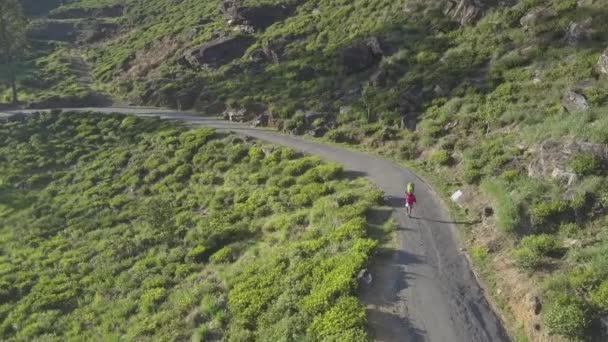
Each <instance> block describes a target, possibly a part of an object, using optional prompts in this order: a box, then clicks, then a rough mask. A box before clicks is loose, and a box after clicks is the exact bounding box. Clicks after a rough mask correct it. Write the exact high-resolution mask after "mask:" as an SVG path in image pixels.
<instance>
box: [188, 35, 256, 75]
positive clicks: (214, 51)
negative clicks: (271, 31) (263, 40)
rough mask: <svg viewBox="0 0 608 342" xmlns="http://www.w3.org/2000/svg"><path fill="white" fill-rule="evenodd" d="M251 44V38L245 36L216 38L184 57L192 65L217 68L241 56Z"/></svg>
mask: <svg viewBox="0 0 608 342" xmlns="http://www.w3.org/2000/svg"><path fill="white" fill-rule="evenodd" d="M251 44H253V39H252V38H250V37H247V36H240V35H239V36H233V37H223V38H217V39H215V40H212V41H210V42H208V43H206V44H203V45H201V46H200V47H198V48H195V49H193V50H191V51H190V52H188V53H187V54H186V55H185V58H186V60H188V62H189V63H190V65H191V66H193V67H212V68H217V67H219V66H221V65H224V64H227V63H229V62H231V61H233V60H235V59H237V58H240V57H242V56H243V55H244V54H245V51H247V49H248V48H249V46H251Z"/></svg>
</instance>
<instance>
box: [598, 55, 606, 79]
mask: <svg viewBox="0 0 608 342" xmlns="http://www.w3.org/2000/svg"><path fill="white" fill-rule="evenodd" d="M597 71H598V72H600V73H602V74H604V75H608V49H606V50H604V52H603V53H602V54H601V55H600V60H599V61H598V62H597Z"/></svg>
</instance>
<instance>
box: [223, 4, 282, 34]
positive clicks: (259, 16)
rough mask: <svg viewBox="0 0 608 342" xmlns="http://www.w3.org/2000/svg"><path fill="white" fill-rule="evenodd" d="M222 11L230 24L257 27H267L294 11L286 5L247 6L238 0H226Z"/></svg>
mask: <svg viewBox="0 0 608 342" xmlns="http://www.w3.org/2000/svg"><path fill="white" fill-rule="evenodd" d="M220 12H221V13H222V15H224V17H225V18H226V20H227V21H228V23H229V24H230V25H247V26H251V27H253V28H255V29H265V28H267V27H268V26H270V25H272V24H274V23H275V22H277V21H280V20H283V19H285V18H286V17H288V16H289V15H290V14H291V13H292V8H290V7H287V6H284V5H277V6H273V5H261V6H257V7H247V6H243V4H242V3H241V2H240V1H238V0H225V1H224V2H222V3H221V4H220Z"/></svg>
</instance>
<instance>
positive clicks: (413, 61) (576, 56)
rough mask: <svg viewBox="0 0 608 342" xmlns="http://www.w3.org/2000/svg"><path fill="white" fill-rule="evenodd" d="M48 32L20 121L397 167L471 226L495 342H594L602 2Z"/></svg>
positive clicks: (602, 241) (207, 13) (160, 18)
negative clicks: (229, 136)
mask: <svg viewBox="0 0 608 342" xmlns="http://www.w3.org/2000/svg"><path fill="white" fill-rule="evenodd" d="M26 5H28V6H27V7H26V8H30V9H31V8H36V6H37V4H36V2H35V1H27V2H26ZM33 12H36V11H31V10H30V13H33ZM38 14H40V13H38ZM47 16H48V18H47V19H44V18H37V19H35V20H33V22H32V27H33V29H32V31H31V33H30V38H31V39H32V42H33V44H39V45H35V47H36V48H34V49H32V51H31V53H30V55H29V59H28V61H27V63H25V64H24V66H23V68H24V71H23V78H22V81H21V89H23V95H24V96H25V99H26V100H27V101H30V103H29V105H30V106H32V107H48V106H68V105H71V104H75V105H81V104H82V103H91V102H92V103H97V101H98V100H99V99H100V98H104V97H111V98H113V99H114V100H115V101H119V102H125V103H132V104H146V105H156V106H163V107H171V108H179V109H184V110H186V109H194V110H196V111H197V112H200V113H202V114H204V115H218V114H222V113H223V114H224V115H225V116H226V117H227V118H230V119H233V120H245V121H249V120H254V121H255V123H256V124H258V125H269V126H272V127H276V128H277V129H280V130H283V131H286V132H290V133H293V134H308V135H312V136H314V137H319V138H322V139H324V140H325V141H327V142H330V143H339V144H347V145H349V146H351V147H354V148H357V149H362V150H366V151H369V152H372V153H379V154H382V155H384V156H386V157H388V158H391V159H395V160H397V161H399V162H402V163H406V164H407V165H409V166H411V167H414V168H416V169H417V170H419V171H420V172H422V173H424V174H425V175H426V176H427V177H428V178H429V179H430V180H432V182H433V183H434V185H435V186H436V187H437V188H438V190H440V192H441V193H442V195H444V196H445V197H446V198H447V197H448V196H449V195H451V194H452V193H453V192H455V191H456V190H461V191H462V193H463V194H464V195H463V196H462V197H461V198H460V199H459V200H458V204H459V206H460V208H461V211H462V212H466V214H465V215H468V216H469V218H470V219H471V221H477V220H479V221H480V223H479V224H475V225H472V226H470V227H469V226H467V227H463V233H464V234H463V235H464V242H465V244H466V246H467V249H468V252H469V254H470V256H471V257H472V258H473V260H474V261H475V263H476V266H477V270H478V271H479V273H480V274H481V276H482V278H483V279H484V280H485V283H486V287H487V289H488V291H487V292H488V294H489V295H490V296H491V297H492V298H494V301H495V302H496V303H497V305H498V306H499V308H500V310H501V311H502V315H503V317H504V318H505V320H506V321H507V322H508V324H509V325H510V330H511V331H512V332H513V334H514V335H518V336H521V337H522V338H523V337H524V336H525V337H526V338H528V339H530V340H533V341H547V340H548V341H560V340H575V339H582V340H599V341H604V340H606V336H607V334H608V268H607V267H606V266H605V265H606V264H607V262H608V260H607V258H608V219H607V214H608V179H607V177H608V172H607V170H608V146H607V144H608V106H607V105H608V49H607V48H608V45H607V44H608V43H607V42H608V27H607V26H606V21H607V20H608V3H606V1H602V0H511V1H500V0H459V1H443V0H434V1H422V0H409V1H406V0H404V1H394V0H391V1H389V0H354V1H352V0H351V1H336V0H297V1H296V0H294V1H290V0H285V1H281V0H244V1H242V2H236V1H230V0H226V1H219V0H215V1H214V0H205V1H201V0H176V1H163V0H146V1H140V0H126V1H113V0H76V1H71V2H69V3H68V4H66V5H64V6H61V7H56V8H54V9H50V12H49V13H48V14H47ZM90 17H95V18H96V20H95V21H93V20H90V19H89V18H90ZM39 46H40V47H39ZM83 66H86V68H85V67H83ZM28 75H29V76H28ZM39 79H41V80H43V81H44V82H43V83H36V82H33V81H34V80H36V81H37V80H39ZM0 91H4V88H2V89H0ZM7 92H8V90H6V92H5V94H6V95H5V98H7V96H8V93H7ZM7 99H8V98H7ZM93 99H94V100H95V101H92V100H93ZM101 102H103V101H101ZM396 186H400V185H396Z"/></svg>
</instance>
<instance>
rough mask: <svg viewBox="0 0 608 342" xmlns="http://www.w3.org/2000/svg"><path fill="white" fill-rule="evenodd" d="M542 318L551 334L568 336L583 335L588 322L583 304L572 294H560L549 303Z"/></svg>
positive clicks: (577, 336) (587, 314)
mask: <svg viewBox="0 0 608 342" xmlns="http://www.w3.org/2000/svg"><path fill="white" fill-rule="evenodd" d="M543 318H544V322H545V325H546V326H547V328H548V329H549V331H550V332H551V333H552V334H559V335H564V336H567V337H570V338H580V337H582V336H584V334H585V330H586V329H587V328H588V326H589V323H590V319H589V312H588V311H587V309H586V308H585V304H584V303H582V302H580V301H579V300H577V299H576V298H575V297H572V296H560V297H559V298H557V299H555V300H554V301H552V302H551V303H549V306H548V307H547V309H546V310H545V313H544V317H543Z"/></svg>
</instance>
